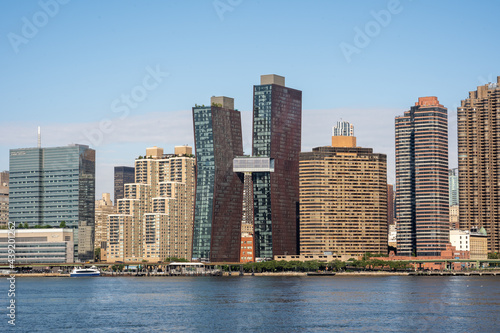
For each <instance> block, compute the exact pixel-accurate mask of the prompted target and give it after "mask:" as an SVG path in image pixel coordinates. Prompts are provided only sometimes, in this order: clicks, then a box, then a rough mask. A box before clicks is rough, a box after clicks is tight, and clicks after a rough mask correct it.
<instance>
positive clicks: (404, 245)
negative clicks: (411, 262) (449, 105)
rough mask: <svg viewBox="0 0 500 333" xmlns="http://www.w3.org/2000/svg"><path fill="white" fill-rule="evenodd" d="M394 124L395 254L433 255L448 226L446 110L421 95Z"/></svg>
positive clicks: (445, 239)
mask: <svg viewBox="0 0 500 333" xmlns="http://www.w3.org/2000/svg"><path fill="white" fill-rule="evenodd" d="M395 123H396V190H397V196H396V218H397V223H398V230H397V244H398V255H403V256H411V255H417V256H437V255H440V253H441V251H444V250H445V249H446V244H447V243H448V241H449V229H450V227H449V199H448V191H449V189H448V116H447V109H446V108H445V107H443V106H442V105H441V104H439V101H438V99H437V98H436V97H420V98H419V99H418V102H417V103H415V106H413V107H411V108H410V110H409V111H406V112H405V113H404V115H403V116H399V117H396V120H395Z"/></svg>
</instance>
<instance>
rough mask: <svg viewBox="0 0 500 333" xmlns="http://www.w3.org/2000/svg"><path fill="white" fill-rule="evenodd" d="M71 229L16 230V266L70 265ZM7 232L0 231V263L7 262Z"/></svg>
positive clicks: (71, 260)
mask: <svg viewBox="0 0 500 333" xmlns="http://www.w3.org/2000/svg"><path fill="white" fill-rule="evenodd" d="M74 230H75V229H71V228H47V229H16V237H15V241H16V243H15V245H16V256H15V257H16V259H15V262H16V264H37V263H38V264H39V263H72V262H74V252H75V251H74V239H73V231H74ZM8 232H9V230H0V263H1V264H6V263H7V262H8V256H9V253H8V249H9V248H8V245H9V244H12V243H9V235H8Z"/></svg>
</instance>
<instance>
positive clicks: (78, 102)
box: [0, 0, 500, 196]
mask: <svg viewBox="0 0 500 333" xmlns="http://www.w3.org/2000/svg"><path fill="white" fill-rule="evenodd" d="M499 12H500V2H498V1H494V0H491V1H418V0H414V1H410V0H400V1H397V0H391V1H292V0H286V1H285V0H283V1H278V0H276V1H257V0H253V1H251V0H215V1H214V0H208V1H201V0H200V1H82V0H71V1H68V0H41V1H14V0H4V1H1V2H0V36H1V38H0V63H1V66H0V78H1V80H0V94H1V98H0V108H1V115H2V117H1V119H2V122H1V125H2V126H1V132H0V170H8V167H9V166H8V165H9V164H8V163H9V155H8V150H9V149H11V148H22V147H33V146H36V131H37V126H41V127H42V145H43V146H64V145H67V144H70V143H84V144H90V145H91V147H93V148H94V149H96V151H97V185H96V196H100V195H101V193H102V192H111V193H112V191H113V166H115V165H130V166H132V165H133V163H134V159H135V158H136V157H137V156H138V155H140V154H144V153H145V149H146V147H150V146H154V145H156V146H159V147H163V148H164V149H165V152H171V151H173V147H174V146H175V145H182V144H190V145H193V129H192V119H191V107H192V106H194V104H195V103H197V104H208V103H209V100H210V96H212V95H216V96H221V95H224V96H229V97H233V98H235V107H236V108H237V109H239V110H240V111H242V118H243V129H244V146H245V147H244V149H245V152H247V153H249V152H250V147H251V138H250V129H251V113H250V111H251V109H252V86H253V85H254V84H259V80H260V75H261V74H279V75H283V76H285V77H286V85H287V86H289V87H292V88H296V89H300V90H302V91H303V121H302V150H303V151H308V150H310V149H311V148H312V147H317V146H323V145H328V144H330V136H331V127H332V126H333V125H334V124H335V122H336V121H337V120H340V119H341V118H342V119H344V120H347V121H350V122H351V123H353V124H354V126H355V135H356V136H357V138H358V145H360V146H363V147H371V148H374V151H375V152H379V153H385V154H387V156H388V181H389V182H394V178H395V175H394V117H395V116H397V115H401V114H402V113H403V112H404V111H405V110H407V109H408V108H409V107H410V106H411V105H413V104H414V103H415V102H416V101H417V99H418V97H421V96H437V97H438V98H439V100H440V102H441V104H443V105H444V106H445V107H447V108H448V113H449V133H450V140H449V141H450V155H449V156H450V167H456V166H457V161H456V159H457V153H456V150H457V147H456V107H457V106H458V105H459V103H460V100H462V99H464V98H467V96H468V92H469V91H471V90H475V89H476V86H478V85H482V84H486V83H488V82H489V81H496V76H497V75H500V57H498V54H500V52H499V51H500V43H498V38H499V32H500V27H499V26H498V13H499ZM151 73H155V74H153V75H152V74H151ZM155 77H156V78H155ZM132 95H133V96H135V97H134V98H135V99H133V100H132V101H131V102H130V101H129V103H130V104H126V103H127V102H125V99H124V98H126V96H132ZM124 96H125V97H124ZM96 133H97V134H96Z"/></svg>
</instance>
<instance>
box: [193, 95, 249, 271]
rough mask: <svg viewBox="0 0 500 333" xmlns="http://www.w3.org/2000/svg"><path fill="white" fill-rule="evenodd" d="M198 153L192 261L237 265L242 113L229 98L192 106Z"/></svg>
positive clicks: (240, 211) (239, 237) (239, 220)
mask: <svg viewBox="0 0 500 333" xmlns="http://www.w3.org/2000/svg"><path fill="white" fill-rule="evenodd" d="M193 124H194V141H195V149H196V163H197V175H196V203H195V218H194V230H193V258H198V259H201V260H210V261H212V262H222V261H226V262H239V261H240V249H241V218H242V204H243V176H241V177H239V176H238V174H237V173H235V172H233V159H234V158H235V157H236V156H242V155H243V143H242V137H241V114H240V112H239V111H236V110H234V100H233V99H232V98H229V97H224V96H221V97H212V98H211V106H208V107H206V106H198V105H197V106H195V107H194V108H193Z"/></svg>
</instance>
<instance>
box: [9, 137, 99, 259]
mask: <svg viewBox="0 0 500 333" xmlns="http://www.w3.org/2000/svg"><path fill="white" fill-rule="evenodd" d="M9 171H10V179H9V198H10V205H9V220H10V221H11V222H15V223H16V225H19V224H21V223H23V224H26V223H27V224H28V226H29V227H31V228H33V227H35V226H37V225H39V226H45V225H48V226H52V227H59V226H60V224H61V223H62V222H64V223H65V224H66V227H69V228H73V229H75V230H74V241H75V260H80V261H86V260H92V259H93V258H94V247H93V239H94V205H95V150H93V149H90V148H89V147H88V146H84V145H69V146H66V147H51V148H20V149H11V150H10V160H9Z"/></svg>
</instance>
